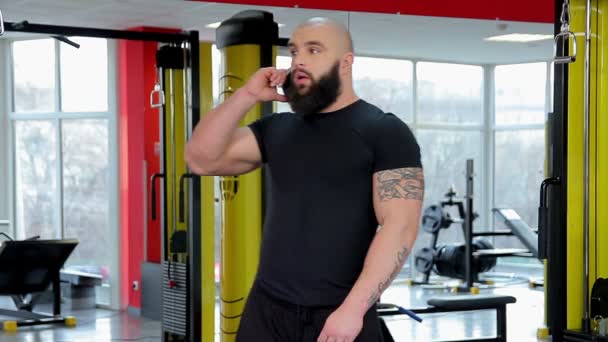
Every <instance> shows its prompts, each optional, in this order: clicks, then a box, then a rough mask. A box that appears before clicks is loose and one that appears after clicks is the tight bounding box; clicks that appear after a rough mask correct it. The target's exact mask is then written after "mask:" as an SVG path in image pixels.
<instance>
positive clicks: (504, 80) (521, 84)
mask: <svg viewBox="0 0 608 342" xmlns="http://www.w3.org/2000/svg"><path fill="white" fill-rule="evenodd" d="M495 79H496V81H495V89H496V95H495V103H496V124H497V125H519V124H543V123H544V122H545V114H546V110H547V109H546V108H545V89H546V80H547V63H532V64H515V65H501V66H497V67H496V71H495ZM524 80H525V81H524Z"/></svg>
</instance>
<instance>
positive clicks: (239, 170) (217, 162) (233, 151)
mask: <svg viewBox="0 0 608 342" xmlns="http://www.w3.org/2000/svg"><path fill="white" fill-rule="evenodd" d="M285 77H286V72H285V71H284V70H283V71H281V70H277V69H275V68H262V69H260V70H258V71H257V72H256V73H255V74H254V75H253V76H252V77H251V78H250V79H249V81H247V83H246V84H245V85H244V86H243V87H241V88H239V89H238V90H237V91H236V92H235V93H234V94H233V95H232V96H230V97H229V98H228V99H227V100H226V101H224V102H223V103H222V104H221V105H219V106H217V107H216V108H215V109H213V110H212V111H211V112H209V113H207V114H206V115H205V116H204V117H203V119H202V120H201V121H200V122H199V123H198V124H197V125H196V127H195V129H194V131H193V132H192V137H191V138H190V141H188V144H187V145H186V149H185V156H184V158H185V160H186V163H187V164H188V166H189V167H190V169H191V170H192V171H193V172H194V173H197V174H200V175H222V176H223V175H238V174H243V173H247V172H249V171H252V170H253V169H256V168H257V167H259V166H260V165H261V163H262V155H261V152H260V148H259V146H258V144H257V140H256V138H255V136H254V135H253V132H252V131H251V129H250V128H248V127H241V128H238V125H239V123H240V122H241V120H242V119H243V117H245V115H246V114H247V112H248V111H249V110H250V109H251V108H252V107H253V106H254V105H255V104H256V103H258V102H262V101H285V100H286V98H285V96H283V95H279V94H278V93H277V91H276V86H278V85H280V84H282V83H283V82H284V80H285Z"/></svg>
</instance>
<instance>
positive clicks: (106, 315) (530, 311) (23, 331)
mask: <svg viewBox="0 0 608 342" xmlns="http://www.w3.org/2000/svg"><path fill="white" fill-rule="evenodd" d="M485 292H494V293H498V294H505V295H513V296H515V297H516V298H517V303H516V304H513V305H510V306H509V308H508V325H507V328H508V340H509V341H516V342H527V341H537V339H536V337H535V336H536V329H537V328H538V327H540V326H542V323H543V317H542V312H543V309H542V308H543V302H544V299H543V292H542V291H541V290H533V289H530V288H528V285H527V283H521V282H520V283H519V284H511V285H509V286H507V287H499V288H495V289H485V290H482V293H485ZM445 293H446V291H445V290H442V289H428V288H427V289H424V288H422V287H419V286H414V287H409V286H407V285H406V284H397V285H395V286H393V287H391V288H390V289H389V290H387V292H386V293H385V294H384V296H383V297H382V301H383V302H392V303H395V304H398V305H401V306H403V307H421V306H423V305H424V304H425V303H426V300H427V298H429V297H431V296H434V295H437V294H445ZM7 305H10V300H9V299H7V298H5V297H1V298H0V306H2V307H7ZM69 314H71V315H74V316H76V317H77V318H78V326H77V327H76V328H68V327H64V326H59V325H57V326H38V327H23V328H20V329H19V331H18V332H17V333H14V334H7V333H3V332H0V341H2V342H17V341H19V342H34V341H55V342H62V341H66V342H67V341H79V342H89V341H91V342H93V341H95V342H97V341H143V342H151V341H160V335H161V330H160V322H158V321H154V320H149V319H146V318H143V317H139V316H134V315H129V314H127V313H125V312H112V311H107V310H81V311H75V312H71V313H69ZM494 317H495V316H494V314H493V313H492V312H484V311H480V312H474V313H449V314H447V313H446V314H433V315H426V316H424V317H423V318H424V322H423V323H417V322H415V321H413V320H411V319H409V318H406V317H405V316H399V317H393V318H387V325H388V327H389V329H390V330H391V332H392V334H393V336H394V337H395V340H396V341H400V342H401V341H433V340H436V339H445V340H449V339H466V338H468V337H481V336H493V335H494V334H495V329H496V323H495V320H494ZM2 319H4V318H2ZM216 340H219V338H216Z"/></svg>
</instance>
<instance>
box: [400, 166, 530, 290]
mask: <svg viewBox="0 0 608 342" xmlns="http://www.w3.org/2000/svg"><path fill="white" fill-rule="evenodd" d="M473 185H474V164H473V160H472V159H468V160H467V161H466V195H465V196H464V198H458V197H457V194H456V191H455V190H454V188H453V187H452V188H450V189H449V191H448V192H447V193H446V195H445V196H446V199H445V200H443V201H441V202H440V203H439V204H435V205H431V206H429V207H428V208H426V209H425V210H424V212H423V214H422V229H423V230H424V231H425V232H428V233H430V234H431V235H432V237H431V242H430V245H429V246H428V247H423V248H421V249H420V250H419V251H418V252H417V253H416V254H415V256H414V265H415V267H416V270H417V271H419V272H420V273H422V275H423V277H422V280H421V281H412V282H411V284H412V285H426V284H430V276H431V272H434V273H436V274H438V275H440V276H445V277H449V278H455V279H461V280H463V285H462V286H460V287H459V288H458V291H463V292H468V291H470V290H471V289H475V288H476V287H475V284H479V283H484V282H485V283H489V282H487V281H484V280H482V279H480V273H483V272H488V271H490V270H492V269H493V268H494V266H496V259H497V258H499V257H508V256H516V257H538V237H537V234H536V231H535V230H533V229H532V228H530V227H529V226H528V225H527V224H526V223H525V222H524V221H523V220H522V219H521V218H520V217H519V216H518V215H517V213H515V211H514V210H512V209H494V210H493V212H494V214H495V215H496V216H497V217H498V218H502V220H503V221H504V223H505V225H506V226H507V227H508V228H509V229H508V230H494V231H475V230H474V229H473V226H474V220H475V219H476V218H477V217H478V214H477V213H475V212H474V211H473ZM454 207H455V208H456V211H457V213H458V216H459V217H452V215H451V214H450V208H454ZM453 224H460V225H461V226H462V230H463V235H464V242H463V243H452V244H440V245H438V244H437V242H438V239H439V232H440V231H441V230H442V229H449V228H450V227H451V226H452V225H453ZM489 236H516V237H518V238H519V240H520V241H522V243H523V244H524V245H525V247H526V248H527V249H522V248H494V246H493V245H492V243H491V242H490V241H488V240H487V239H485V238H484V237H489Z"/></svg>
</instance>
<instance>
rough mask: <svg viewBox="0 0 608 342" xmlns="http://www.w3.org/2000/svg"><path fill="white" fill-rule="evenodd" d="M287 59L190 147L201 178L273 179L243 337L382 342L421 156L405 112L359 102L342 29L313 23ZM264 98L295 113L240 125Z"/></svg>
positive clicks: (217, 113)
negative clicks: (264, 174)
mask: <svg viewBox="0 0 608 342" xmlns="http://www.w3.org/2000/svg"><path fill="white" fill-rule="evenodd" d="M289 51H290V53H291V56H292V63H291V69H290V71H291V72H290V73H289V74H288V72H287V71H286V70H277V69H275V68H263V69H261V70H259V71H258V72H256V73H255V74H254V75H253V76H252V77H251V78H250V79H249V80H248V82H247V83H246V84H245V85H244V86H243V87H242V88H240V89H238V90H237V91H236V92H235V93H234V94H233V95H232V96H230V98H228V99H227V100H226V101H225V102H224V103H222V104H221V105H219V106H218V107H217V108H215V109H214V110H213V111H211V112H210V113H208V114H207V115H206V116H204V118H203V120H201V122H200V123H199V124H198V125H197V127H196V128H195V130H194V133H193V135H192V139H191V140H190V142H189V143H188V145H187V148H186V156H185V158H186V161H187V163H188V165H189V166H190V168H191V169H192V170H193V171H194V172H196V173H198V174H201V175H240V174H244V173H247V172H250V171H252V170H254V169H256V168H258V167H260V166H262V165H265V166H266V167H267V168H268V169H269V170H270V171H271V173H270V174H271V177H270V181H269V189H270V190H269V191H270V193H271V194H270V197H269V198H270V202H269V203H268V207H267V212H266V216H265V222H264V233H263V240H262V248H261V255H260V264H259V268H258V273H257V276H256V279H255V282H254V284H253V287H252V289H251V292H250V294H249V297H248V299H247V303H246V305H245V310H244V312H243V316H242V318H241V322H240V326H239V331H238V333H237V338H236V340H237V341H238V342H291V341H294V342H295V341H297V342H300V341H302V342H344V341H348V342H350V341H359V342H377V341H382V336H381V332H380V327H379V318H378V315H377V312H376V308H375V304H376V302H377V301H378V299H379V298H380V295H381V294H382V292H383V291H384V290H385V289H386V288H387V287H388V286H389V285H390V283H391V282H392V280H393V279H394V278H395V276H396V275H397V274H398V273H399V271H400V269H401V267H402V266H403V263H404V262H405V260H406V258H407V256H408V254H409V252H410V250H411V248H412V245H413V243H414V240H415V238H416V234H417V230H418V228H417V227H418V220H419V216H420V209H421V203H422V200H423V193H424V179H423V172H422V165H421V161H420V149H419V147H418V144H417V142H416V139H415V138H414V136H413V134H412V132H411V130H410V129H409V128H408V126H407V125H406V124H405V123H403V122H402V121H401V120H400V119H398V118H397V116H395V115H393V114H391V113H385V112H383V111H382V110H380V109H378V108H377V107H375V106H374V105H372V104H370V103H367V102H366V101H364V100H362V99H359V98H358V97H357V95H356V94H355V91H354V89H353V81H352V65H353V61H354V53H353V47H352V41H351V37H350V35H349V33H348V31H347V30H346V29H345V28H344V26H342V25H341V24H339V23H336V22H334V21H331V20H329V19H326V18H313V19H310V20H308V21H306V22H304V23H303V24H301V25H300V26H298V27H297V29H296V30H295V31H294V32H293V35H292V37H291V39H290V41H289ZM281 86H282V87H283V89H284V92H285V95H280V94H279V93H278V92H277V87H281ZM262 101H286V102H289V104H290V105H291V108H292V110H293V113H279V114H273V115H268V116H266V117H264V118H262V119H260V120H258V121H256V122H254V123H253V124H251V125H249V126H247V127H240V128H239V127H238V125H239V122H240V121H241V120H242V119H243V117H244V116H245V114H246V113H247V111H248V110H250V109H251V108H252V106H254V105H255V104H256V103H258V102H262Z"/></svg>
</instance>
